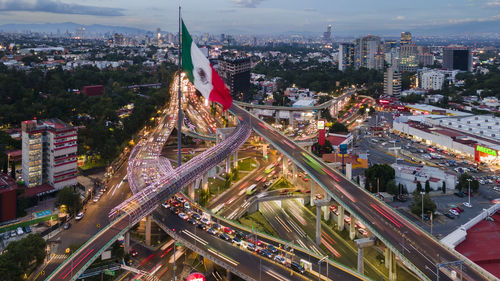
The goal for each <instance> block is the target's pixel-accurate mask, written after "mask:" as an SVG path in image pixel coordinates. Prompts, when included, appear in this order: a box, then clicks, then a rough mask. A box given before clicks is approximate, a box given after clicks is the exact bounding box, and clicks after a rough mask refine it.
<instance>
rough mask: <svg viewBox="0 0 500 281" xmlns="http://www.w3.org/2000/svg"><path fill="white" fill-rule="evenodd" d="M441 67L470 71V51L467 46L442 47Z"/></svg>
mask: <svg viewBox="0 0 500 281" xmlns="http://www.w3.org/2000/svg"><path fill="white" fill-rule="evenodd" d="M443 67H444V68H445V69H447V70H463V71H472V53H471V49H470V48H469V47H463V46H452V47H444V48H443Z"/></svg>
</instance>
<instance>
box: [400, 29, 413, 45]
mask: <svg viewBox="0 0 500 281" xmlns="http://www.w3.org/2000/svg"><path fill="white" fill-rule="evenodd" d="M400 44H401V46H403V45H409V44H411V33H410V32H408V31H407V32H401V42H400Z"/></svg>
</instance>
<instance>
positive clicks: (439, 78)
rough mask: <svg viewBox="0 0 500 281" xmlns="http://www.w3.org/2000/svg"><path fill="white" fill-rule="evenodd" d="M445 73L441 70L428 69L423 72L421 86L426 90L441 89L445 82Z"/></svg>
mask: <svg viewBox="0 0 500 281" xmlns="http://www.w3.org/2000/svg"><path fill="white" fill-rule="evenodd" d="M444 79H445V78H444V73H442V72H439V71H428V72H425V73H422V76H421V78H420V80H419V81H420V83H421V85H420V87H421V88H422V89H425V90H441V89H442V88H443V84H444Z"/></svg>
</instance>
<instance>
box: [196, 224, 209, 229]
mask: <svg viewBox="0 0 500 281" xmlns="http://www.w3.org/2000/svg"><path fill="white" fill-rule="evenodd" d="M198 228H199V229H201V230H206V229H207V228H208V226H207V225H206V224H204V223H202V222H200V223H199V224H198Z"/></svg>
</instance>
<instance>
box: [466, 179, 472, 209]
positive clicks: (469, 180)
mask: <svg viewBox="0 0 500 281" xmlns="http://www.w3.org/2000/svg"><path fill="white" fill-rule="evenodd" d="M467 181H468V182H469V193H468V194H469V206H470V182H471V181H472V179H470V178H469V179H467Z"/></svg>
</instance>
